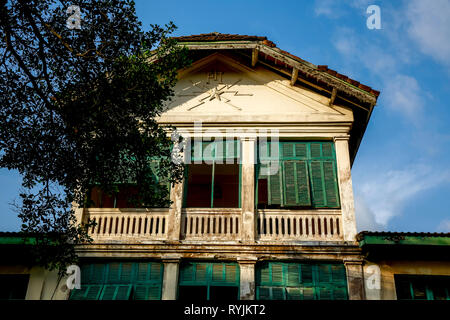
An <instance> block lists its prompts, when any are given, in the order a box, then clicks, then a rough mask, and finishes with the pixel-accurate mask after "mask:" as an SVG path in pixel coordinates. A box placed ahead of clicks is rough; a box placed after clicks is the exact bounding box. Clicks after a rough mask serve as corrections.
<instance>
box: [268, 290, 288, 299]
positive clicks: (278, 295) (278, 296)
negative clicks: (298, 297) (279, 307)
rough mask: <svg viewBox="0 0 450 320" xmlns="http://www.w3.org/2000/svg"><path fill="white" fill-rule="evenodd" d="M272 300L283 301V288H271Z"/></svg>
mask: <svg viewBox="0 0 450 320" xmlns="http://www.w3.org/2000/svg"><path fill="white" fill-rule="evenodd" d="M271 289H272V300H285V299H286V297H285V291H286V290H285V288H283V287H272V288H271Z"/></svg>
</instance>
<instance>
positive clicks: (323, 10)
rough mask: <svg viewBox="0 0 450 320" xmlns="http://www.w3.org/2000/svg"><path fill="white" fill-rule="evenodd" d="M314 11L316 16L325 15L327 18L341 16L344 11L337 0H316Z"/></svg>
mask: <svg viewBox="0 0 450 320" xmlns="http://www.w3.org/2000/svg"><path fill="white" fill-rule="evenodd" d="M314 13H315V14H316V16H325V17H327V18H332V19H336V18H340V17H341V16H342V15H343V14H344V11H343V9H342V6H341V4H340V3H339V2H338V1H335V0H316V1H315V2H314Z"/></svg>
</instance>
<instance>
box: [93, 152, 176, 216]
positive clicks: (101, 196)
mask: <svg viewBox="0 0 450 320" xmlns="http://www.w3.org/2000/svg"><path fill="white" fill-rule="evenodd" d="M158 165H159V162H158V160H151V161H150V169H151V171H152V173H153V180H154V181H155V185H154V186H155V193H158V194H162V201H163V202H166V205H161V207H164V206H166V207H167V206H168V204H169V198H170V183H169V182H168V179H167V178H165V177H161V176H160V175H159V174H158V172H159V168H158ZM117 187H118V190H119V192H116V193H114V194H107V193H105V192H103V191H102V190H100V189H99V188H98V187H96V186H93V187H92V189H91V191H90V196H89V198H90V200H91V206H92V207H94V208H134V207H136V202H135V201H133V199H134V200H136V199H135V196H136V194H137V193H138V186H137V185H136V182H135V181H132V180H129V181H126V182H124V183H120V184H118V185H117ZM155 202H156V203H157V204H159V203H160V201H155ZM158 206H159V205H158Z"/></svg>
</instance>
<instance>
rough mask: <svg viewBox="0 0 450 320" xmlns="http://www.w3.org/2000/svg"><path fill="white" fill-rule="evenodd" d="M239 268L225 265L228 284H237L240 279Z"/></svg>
mask: <svg viewBox="0 0 450 320" xmlns="http://www.w3.org/2000/svg"><path fill="white" fill-rule="evenodd" d="M238 272H239V269H238V266H237V265H231V264H226V265H225V281H226V282H227V283H236V281H237V278H238Z"/></svg>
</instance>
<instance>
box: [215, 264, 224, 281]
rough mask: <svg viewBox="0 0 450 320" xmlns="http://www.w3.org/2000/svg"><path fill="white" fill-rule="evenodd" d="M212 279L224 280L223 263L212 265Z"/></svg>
mask: <svg viewBox="0 0 450 320" xmlns="http://www.w3.org/2000/svg"><path fill="white" fill-rule="evenodd" d="M212 281H214V282H221V281H223V265H222V264H218V263H217V264H213V266H212Z"/></svg>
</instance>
